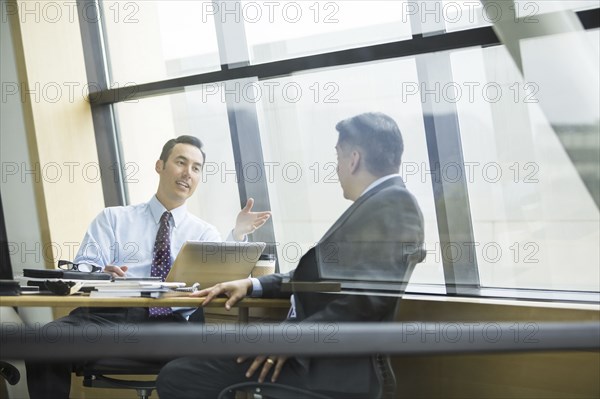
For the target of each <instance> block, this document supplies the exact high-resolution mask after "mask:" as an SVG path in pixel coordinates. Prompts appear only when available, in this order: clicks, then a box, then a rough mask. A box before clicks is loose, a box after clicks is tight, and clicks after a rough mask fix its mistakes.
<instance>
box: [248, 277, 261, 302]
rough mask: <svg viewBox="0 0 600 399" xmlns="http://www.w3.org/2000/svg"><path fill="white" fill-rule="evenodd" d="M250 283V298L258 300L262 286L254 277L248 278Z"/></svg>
mask: <svg viewBox="0 0 600 399" xmlns="http://www.w3.org/2000/svg"><path fill="white" fill-rule="evenodd" d="M250 281H251V282H252V293H251V294H250V298H260V297H261V296H262V293H263V288H262V284H261V283H260V281H259V280H258V279H257V278H254V277H250Z"/></svg>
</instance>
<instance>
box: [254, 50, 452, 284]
mask: <svg viewBox="0 0 600 399" xmlns="http://www.w3.org/2000/svg"><path fill="white" fill-rule="evenodd" d="M416 75H417V71H416V66H415V62H414V59H412V58H408V59H401V60H394V61H387V62H379V63H367V64H364V65H357V66H352V67H348V68H341V69H335V70H326V71H316V72H311V73H304V74H296V75H293V76H288V77H285V78H278V79H272V80H268V81H265V82H262V85H263V91H265V90H266V88H267V87H272V88H279V90H273V93H274V95H273V97H272V98H271V99H269V98H268V97H267V96H263V97H262V101H261V102H260V105H261V111H262V112H260V113H259V115H260V120H261V129H260V130H261V142H262V143H263V153H264V159H265V163H266V164H269V163H270V164H271V165H273V169H274V174H273V179H271V180H270V181H269V193H270V200H271V205H272V207H273V212H274V214H275V215H276V216H275V217H274V223H275V226H274V227H275V236H276V237H277V239H278V240H280V241H281V242H280V246H279V250H280V256H279V258H280V262H281V263H280V264H282V266H281V267H282V269H284V270H289V269H291V268H293V267H295V266H296V263H297V261H298V259H299V257H300V255H301V254H302V253H304V252H305V251H306V250H307V249H308V248H310V247H311V246H312V245H314V244H315V243H316V242H317V241H318V240H319V239H320V238H321V236H322V235H323V234H324V233H325V232H326V231H327V229H328V228H329V227H331V225H332V224H333V222H335V220H336V219H337V218H338V217H339V216H340V215H341V214H342V212H343V211H344V210H345V209H346V208H348V207H349V206H350V205H351V203H350V202H349V201H347V200H345V199H344V198H343V196H342V191H341V188H340V186H339V183H338V180H337V174H336V166H335V165H336V155H335V154H336V153H335V149H334V147H335V145H336V142H337V136H338V134H337V131H336V130H335V125H336V123H337V122H339V121H340V120H343V119H346V118H349V117H351V116H354V115H357V114H359V113H362V112H368V111H379V112H384V113H386V114H388V115H390V116H391V117H393V118H394V119H395V120H396V122H397V123H398V125H399V127H400V130H401V132H402V136H403V139H404V146H405V151H404V154H403V158H402V162H403V163H402V167H401V174H403V175H404V176H403V177H404V180H405V182H406V185H407V188H408V189H409V190H410V191H411V192H412V193H413V194H414V195H415V196H416V198H417V200H418V201H419V205H420V206H421V210H422V211H423V216H424V219H425V238H426V245H427V248H430V249H431V256H428V258H427V259H426V261H425V262H424V263H422V264H419V265H418V266H417V268H416V269H415V271H414V273H413V276H412V278H411V283H436V284H443V273H442V263H441V257H440V256H436V255H434V254H433V252H434V251H435V249H434V248H436V246H437V245H436V243H438V242H439V237H438V229H437V223H436V216H435V215H436V212H435V207H434V200H433V190H432V185H431V181H430V180H429V179H427V177H426V174H425V173H424V171H425V170H430V168H429V161H428V155H427V145H426V140H425V132H424V127H423V116H422V110H421V104H420V102H419V100H418V98H416V97H412V98H410V99H408V98H403V96H402V95H400V93H402V89H403V86H404V82H406V81H415V80H416V79H417V76H416ZM357 76H361V77H362V79H356V77H357ZM415 171H418V173H416V172H415ZM422 172H423V173H422Z"/></svg>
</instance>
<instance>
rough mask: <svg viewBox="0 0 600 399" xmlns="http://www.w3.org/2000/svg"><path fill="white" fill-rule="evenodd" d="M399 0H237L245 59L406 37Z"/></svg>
mask: <svg viewBox="0 0 600 399" xmlns="http://www.w3.org/2000/svg"><path fill="white" fill-rule="evenodd" d="M403 3H404V2H403V1H282V2H268V1H258V2H256V1H242V2H241V6H240V7H238V9H237V13H238V15H241V16H242V18H243V20H244V22H245V27H246V35H247V40H248V47H249V52H250V60H251V62H252V63H263V62H270V61H276V60H281V59H287V58H295V57H300V56H305V55H311V54H318V53H324V52H330V51H337V50H344V49H348V48H355V47H361V46H367V45H372V44H379V43H386V42H392V41H397V40H407V39H410V38H411V36H412V35H411V28H410V20H409V18H408V17H407V16H406V14H405V13H404V12H403V9H404V4H403ZM217 4H219V3H217ZM222 7H225V5H222ZM233 15H235V14H233Z"/></svg>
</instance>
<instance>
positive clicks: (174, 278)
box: [165, 241, 266, 288]
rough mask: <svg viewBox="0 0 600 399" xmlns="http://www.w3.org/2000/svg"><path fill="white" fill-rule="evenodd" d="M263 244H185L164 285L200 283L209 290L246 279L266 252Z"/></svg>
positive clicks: (197, 242) (191, 242) (190, 242)
mask: <svg viewBox="0 0 600 399" xmlns="http://www.w3.org/2000/svg"><path fill="white" fill-rule="evenodd" d="M265 246H266V244H265V243H264V242H201V241H187V242H186V243H185V244H183V247H182V248H181V250H180V251H179V254H178V255H177V258H175V262H174V263H173V266H172V267H171V270H170V271H169V274H168V275H167V278H166V279H165V281H167V282H184V283H186V284H187V285H188V286H189V285H192V284H194V283H200V288H208V287H211V286H213V285H215V284H218V283H222V282H224V281H231V280H239V279H243V278H247V277H248V276H249V275H250V272H251V271H252V269H253V268H254V266H255V265H256V262H257V261H258V258H259V257H260V255H261V254H262V252H263V250H264V249H265Z"/></svg>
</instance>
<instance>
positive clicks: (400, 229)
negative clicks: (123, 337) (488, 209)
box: [259, 177, 424, 396]
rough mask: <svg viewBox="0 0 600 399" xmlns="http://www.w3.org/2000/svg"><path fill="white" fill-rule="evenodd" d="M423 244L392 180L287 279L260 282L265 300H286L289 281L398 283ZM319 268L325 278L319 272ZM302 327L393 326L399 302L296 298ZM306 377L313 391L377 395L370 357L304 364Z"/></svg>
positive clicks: (415, 210)
mask: <svg viewBox="0 0 600 399" xmlns="http://www.w3.org/2000/svg"><path fill="white" fill-rule="evenodd" d="M423 241H424V232H423V216H422V214H421V211H420V209H419V206H418V204H417V201H416V199H415V198H414V197H413V196H412V195H411V194H410V193H409V192H408V191H407V190H406V187H405V186H404V183H403V182H402V179H401V178H400V177H394V178H391V179H389V180H387V181H385V182H384V183H382V184H380V185H378V186H377V187H375V188H374V189H372V190H370V191H368V192H367V193H366V194H364V195H362V196H361V197H360V198H359V199H358V200H356V201H355V202H354V204H352V206H350V207H349V208H348V209H347V210H346V211H345V212H344V213H343V214H342V216H341V217H340V218H339V219H338V220H337V221H336V222H335V223H334V224H333V226H332V227H331V228H330V229H329V231H327V233H325V235H324V236H323V238H322V239H321V240H319V242H318V243H317V245H316V246H315V247H314V248H312V249H311V250H310V251H309V252H307V253H306V254H305V255H304V256H303V257H302V258H301V259H300V262H299V264H298V267H297V268H296V269H295V270H294V271H292V272H290V273H289V274H288V275H284V274H274V275H270V276H264V277H260V278H259V280H260V282H261V284H262V286H263V297H271V298H272V297H282V296H289V293H287V294H286V293H282V292H281V290H280V288H281V282H282V279H283V278H284V277H286V276H289V277H290V278H291V280H292V281H318V280H324V279H332V280H340V279H344V280H348V279H355V280H356V281H365V280H380V281H395V282H399V281H401V280H403V279H406V278H408V276H406V274H405V271H406V268H405V266H406V262H405V260H406V257H405V255H406V254H407V253H411V252H413V251H414V250H415V249H416V247H420V246H421V245H422V243H423ZM319 269H320V271H319ZM294 297H295V301H296V312H297V321H299V322H303V323H306V322H356V321H361V322H382V321H390V320H392V318H393V316H394V311H395V307H396V303H397V301H398V298H394V297H389V296H387V297H383V296H373V295H341V294H337V295H334V294H320V293H301V292H298V293H295V294H294ZM299 361H300V363H301V364H303V365H304V366H305V367H306V368H307V370H308V373H309V381H310V385H311V388H313V389H315V390H323V391H339V390H340V389H343V390H344V391H346V392H355V393H361V392H363V393H365V394H368V395H369V396H371V394H373V393H375V392H377V391H378V389H379V386H378V382H377V381H374V369H373V365H372V364H373V363H372V360H371V358H370V357H356V358H347V357H345V358H314V359H299Z"/></svg>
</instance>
